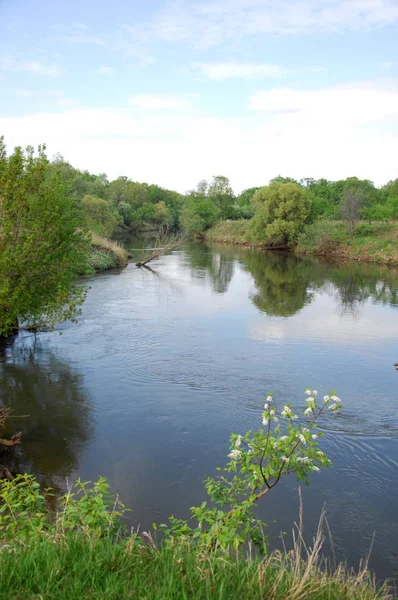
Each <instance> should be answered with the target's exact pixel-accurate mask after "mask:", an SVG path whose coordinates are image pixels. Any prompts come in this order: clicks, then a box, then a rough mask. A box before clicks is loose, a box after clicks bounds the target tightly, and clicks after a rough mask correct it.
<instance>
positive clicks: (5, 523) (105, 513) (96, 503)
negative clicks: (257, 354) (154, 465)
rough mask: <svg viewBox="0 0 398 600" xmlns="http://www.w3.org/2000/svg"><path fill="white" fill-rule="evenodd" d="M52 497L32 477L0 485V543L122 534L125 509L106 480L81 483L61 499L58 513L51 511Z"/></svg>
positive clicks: (20, 476)
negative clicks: (83, 534)
mask: <svg viewBox="0 0 398 600" xmlns="http://www.w3.org/2000/svg"><path fill="white" fill-rule="evenodd" d="M50 495H52V492H51V490H45V492H44V495H43V493H42V492H41V490H40V484H39V483H38V482H37V481H36V479H35V478H34V477H33V476H32V475H26V474H25V475H18V476H17V477H15V479H14V480H13V481H8V480H3V481H2V482H1V483H0V541H1V542H2V543H10V542H21V543H25V542H27V541H28V540H29V539H32V538H37V536H38V535H39V534H40V535H45V536H51V537H53V536H55V535H59V534H65V533H70V532H72V531H82V532H87V533H90V534H94V535H96V536H99V537H101V536H104V535H107V536H109V535H115V534H117V533H120V532H121V531H122V524H121V518H122V517H123V515H124V513H125V512H126V509H125V506H124V505H123V504H122V503H121V502H119V499H118V498H117V496H116V497H115V496H112V494H111V493H110V492H109V485H108V484H107V482H106V480H105V479H104V478H103V477H100V478H99V479H98V481H96V482H95V483H94V484H92V485H91V484H90V482H82V481H81V480H80V479H78V480H77V481H76V483H75V485H74V488H73V489H72V490H71V491H68V492H67V493H66V494H64V495H63V496H61V498H60V499H59V500H58V508H57V510H56V512H55V513H53V514H52V513H50V512H49V511H48V510H47V504H46V497H49V496H50Z"/></svg>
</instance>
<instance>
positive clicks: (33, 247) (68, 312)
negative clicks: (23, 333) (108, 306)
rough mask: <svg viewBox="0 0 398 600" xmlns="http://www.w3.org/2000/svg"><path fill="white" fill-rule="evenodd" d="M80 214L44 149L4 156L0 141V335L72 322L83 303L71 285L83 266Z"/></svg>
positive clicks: (81, 295)
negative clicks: (18, 328) (19, 327)
mask: <svg viewBox="0 0 398 600" xmlns="http://www.w3.org/2000/svg"><path fill="white" fill-rule="evenodd" d="M87 244H88V242H87V234H86V231H85V227H84V219H83V214H82V211H81V209H80V207H79V205H78V204H77V203H76V201H75V200H74V199H73V198H72V197H71V196H70V195H69V194H68V193H67V190H66V187H65V184H64V182H63V180H62V176H61V174H60V173H59V172H57V171H56V170H55V169H54V168H50V167H49V161H48V159H47V157H46V155H45V148H44V147H39V149H38V153H37V156H35V155H34V150H33V148H31V147H28V148H27V149H26V151H23V150H22V149H21V148H19V147H18V148H16V149H15V150H14V152H13V154H11V155H10V156H7V153H6V148H5V144H4V139H3V138H1V139H0V335H8V334H10V333H11V332H12V329H13V328H14V327H16V326H17V325H18V323H19V324H21V323H26V324H28V325H34V324H36V325H37V324H38V325H40V326H51V325H54V324H55V322H57V321H60V320H64V319H74V318H75V317H76V315H77V314H78V312H79V306H80V304H81V303H82V302H83V299H84V289H83V288H82V287H75V286H73V285H72V286H71V282H72V281H73V279H74V277H75V275H76V274H77V273H78V272H79V270H81V266H82V264H84V262H85V258H86V251H87Z"/></svg>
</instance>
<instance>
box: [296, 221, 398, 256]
mask: <svg viewBox="0 0 398 600" xmlns="http://www.w3.org/2000/svg"><path fill="white" fill-rule="evenodd" d="M297 252H298V253H302V254H319V255H324V256H334V257H336V258H347V259H351V260H357V261H361V262H374V263H378V264H391V265H397V264H398V222H397V221H391V222H380V221H375V222H373V223H368V222H366V221H362V222H361V223H359V224H358V225H357V227H356V231H355V236H354V238H353V239H351V237H350V235H349V233H348V228H347V225H346V224H345V223H343V222H341V221H317V222H315V223H313V224H311V225H308V226H307V227H306V229H305V230H304V232H303V234H302V235H301V236H300V238H299V243H298V247H297Z"/></svg>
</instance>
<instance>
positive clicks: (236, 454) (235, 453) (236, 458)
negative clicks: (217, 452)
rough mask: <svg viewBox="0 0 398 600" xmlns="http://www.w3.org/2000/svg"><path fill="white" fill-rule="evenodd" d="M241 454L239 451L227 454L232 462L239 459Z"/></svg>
mask: <svg viewBox="0 0 398 600" xmlns="http://www.w3.org/2000/svg"><path fill="white" fill-rule="evenodd" d="M241 454H242V452H241V451H240V450H231V452H230V453H229V454H228V457H229V458H232V460H238V458H240V457H241Z"/></svg>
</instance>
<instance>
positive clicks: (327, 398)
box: [323, 396, 330, 404]
mask: <svg viewBox="0 0 398 600" xmlns="http://www.w3.org/2000/svg"><path fill="white" fill-rule="evenodd" d="M329 400H330V396H324V397H323V401H324V402H325V404H326V402H329Z"/></svg>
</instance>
